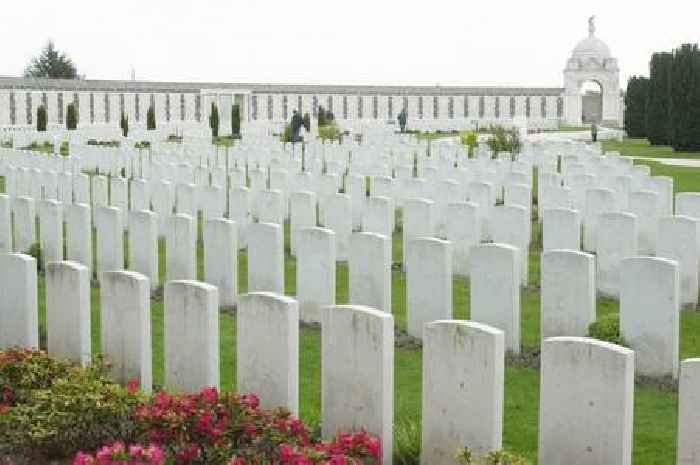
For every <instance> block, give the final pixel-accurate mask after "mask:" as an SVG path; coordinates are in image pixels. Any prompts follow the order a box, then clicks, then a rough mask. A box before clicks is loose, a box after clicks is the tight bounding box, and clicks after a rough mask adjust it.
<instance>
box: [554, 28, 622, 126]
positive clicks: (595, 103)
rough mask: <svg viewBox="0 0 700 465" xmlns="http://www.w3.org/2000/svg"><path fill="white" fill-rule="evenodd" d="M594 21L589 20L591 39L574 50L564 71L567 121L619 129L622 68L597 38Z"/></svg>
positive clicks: (586, 39) (581, 42) (620, 120)
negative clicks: (593, 123) (617, 127)
mask: <svg viewBox="0 0 700 465" xmlns="http://www.w3.org/2000/svg"><path fill="white" fill-rule="evenodd" d="M594 19H595V17H594V16H591V17H590V19H589V20H588V37H587V38H585V39H583V40H582V41H580V42H579V43H578V44H577V45H576V47H574V50H573V52H572V53H571V57H570V58H569V60H568V61H567V63H566V69H564V98H565V99H566V121H567V123H569V124H576V125H579V124H582V123H592V122H595V123H601V124H603V125H613V126H618V125H620V124H621V122H622V108H621V103H620V102H621V98H620V97H621V96H620V68H618V66H617V59H616V58H613V57H612V55H611V53H610V48H609V47H608V46H607V45H606V44H605V42H603V41H602V40H600V39H599V38H598V37H596V35H595V22H594Z"/></svg>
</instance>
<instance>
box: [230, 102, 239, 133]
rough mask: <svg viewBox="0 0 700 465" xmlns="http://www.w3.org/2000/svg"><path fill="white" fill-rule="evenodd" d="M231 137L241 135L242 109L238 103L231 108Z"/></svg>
mask: <svg viewBox="0 0 700 465" xmlns="http://www.w3.org/2000/svg"><path fill="white" fill-rule="evenodd" d="M231 135H232V136H234V137H237V136H240V135H241V107H240V105H238V104H237V103H236V104H235V105H233V106H232V107H231Z"/></svg>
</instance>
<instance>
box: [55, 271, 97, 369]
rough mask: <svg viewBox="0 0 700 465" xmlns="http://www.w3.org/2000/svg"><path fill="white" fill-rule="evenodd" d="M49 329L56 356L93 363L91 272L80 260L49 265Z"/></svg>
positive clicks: (76, 361) (84, 363)
mask: <svg viewBox="0 0 700 465" xmlns="http://www.w3.org/2000/svg"><path fill="white" fill-rule="evenodd" d="M46 333H47V346H48V353H49V354H51V355H52V356H53V357H56V358H59V359H66V360H70V361H71V362H73V363H79V364H81V365H87V364H88V363H90V359H91V354H92V350H91V339H90V336H91V333H90V272H89V271H88V269H87V267H85V266H83V265H81V264H80V263H75V262H63V261H61V262H51V263H49V264H48V265H47V267H46Z"/></svg>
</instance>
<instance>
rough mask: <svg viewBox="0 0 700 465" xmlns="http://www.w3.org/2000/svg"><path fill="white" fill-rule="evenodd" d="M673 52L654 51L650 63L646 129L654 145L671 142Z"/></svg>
mask: <svg viewBox="0 0 700 465" xmlns="http://www.w3.org/2000/svg"><path fill="white" fill-rule="evenodd" d="M672 63H673V54H672V53H669V52H660V53H654V54H653V55H652V56H651V62H650V63H649V93H648V96H647V108H646V131H647V137H648V138H649V142H650V143H651V144H652V145H668V144H670V143H671V124H670V119H669V111H668V110H669V108H668V107H669V99H670V96H671V95H670V94H671V65H672Z"/></svg>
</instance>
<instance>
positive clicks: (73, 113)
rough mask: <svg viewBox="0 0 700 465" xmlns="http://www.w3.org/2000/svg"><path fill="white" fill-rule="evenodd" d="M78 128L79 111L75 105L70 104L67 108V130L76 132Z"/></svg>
mask: <svg viewBox="0 0 700 465" xmlns="http://www.w3.org/2000/svg"><path fill="white" fill-rule="evenodd" d="M77 128H78V110H77V108H75V105H74V104H72V103H69V104H68V106H67V107H66V129H68V130H69V131H74V130H75V129H77Z"/></svg>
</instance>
